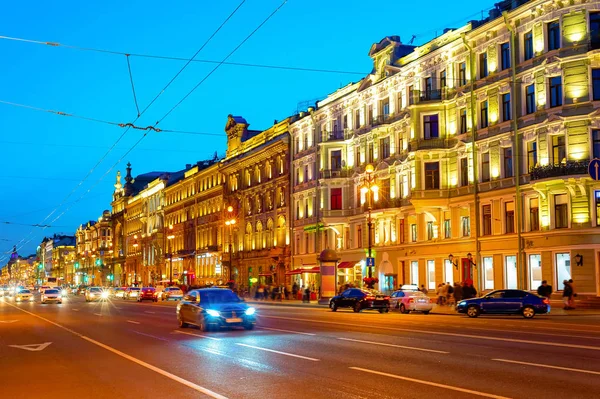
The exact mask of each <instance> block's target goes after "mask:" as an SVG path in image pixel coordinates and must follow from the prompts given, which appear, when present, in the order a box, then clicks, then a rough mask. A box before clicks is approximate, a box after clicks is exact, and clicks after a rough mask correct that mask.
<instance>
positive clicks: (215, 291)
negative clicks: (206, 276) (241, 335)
mask: <svg viewBox="0 0 600 399" xmlns="http://www.w3.org/2000/svg"><path fill="white" fill-rule="evenodd" d="M255 311H256V310H255V309H254V308H253V307H250V306H248V304H246V303H245V302H244V301H243V300H242V299H240V297H239V296H237V295H236V294H234V293H233V292H232V291H230V290H222V289H219V288H202V289H198V290H192V291H190V292H188V293H187V294H186V295H185V296H184V297H183V300H182V301H181V302H179V304H177V321H178V322H179V327H181V328H185V327H188V326H189V325H190V324H193V325H196V326H198V327H200V330H202V331H211V330H213V329H220V328H228V327H244V328H245V329H246V330H252V329H253V328H254V325H255V324H256V317H255V316H256V315H255Z"/></svg>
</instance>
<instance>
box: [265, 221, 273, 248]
mask: <svg viewBox="0 0 600 399" xmlns="http://www.w3.org/2000/svg"><path fill="white" fill-rule="evenodd" d="M265 242H266V246H267V248H271V247H273V219H271V218H269V220H267V231H266V233H265Z"/></svg>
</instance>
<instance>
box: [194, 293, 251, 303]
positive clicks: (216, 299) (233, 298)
mask: <svg viewBox="0 0 600 399" xmlns="http://www.w3.org/2000/svg"><path fill="white" fill-rule="evenodd" d="M199 293H200V303H203V304H215V303H230V302H241V299H240V297H238V296H237V295H236V294H234V293H233V292H232V291H229V290H218V291H199Z"/></svg>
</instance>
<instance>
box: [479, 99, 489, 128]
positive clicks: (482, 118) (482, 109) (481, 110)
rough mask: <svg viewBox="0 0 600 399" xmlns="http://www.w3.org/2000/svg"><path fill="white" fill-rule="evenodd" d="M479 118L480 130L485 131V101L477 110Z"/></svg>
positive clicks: (486, 109) (486, 123) (486, 119)
mask: <svg viewBox="0 0 600 399" xmlns="http://www.w3.org/2000/svg"><path fill="white" fill-rule="evenodd" d="M479 116H480V118H479V119H480V121H479V123H480V125H481V128H482V129H485V128H486V127H488V124H489V121H488V102H487V101H482V102H481V104H480V108H479Z"/></svg>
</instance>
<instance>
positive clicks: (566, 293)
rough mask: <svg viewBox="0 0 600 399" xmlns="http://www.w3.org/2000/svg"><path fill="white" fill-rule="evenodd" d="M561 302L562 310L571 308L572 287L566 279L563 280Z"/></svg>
mask: <svg viewBox="0 0 600 399" xmlns="http://www.w3.org/2000/svg"><path fill="white" fill-rule="evenodd" d="M563 285H564V287H563V302H564V304H565V306H564V308H563V309H564V310H569V309H571V298H573V287H572V286H571V284H570V283H569V282H568V281H567V280H563Z"/></svg>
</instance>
